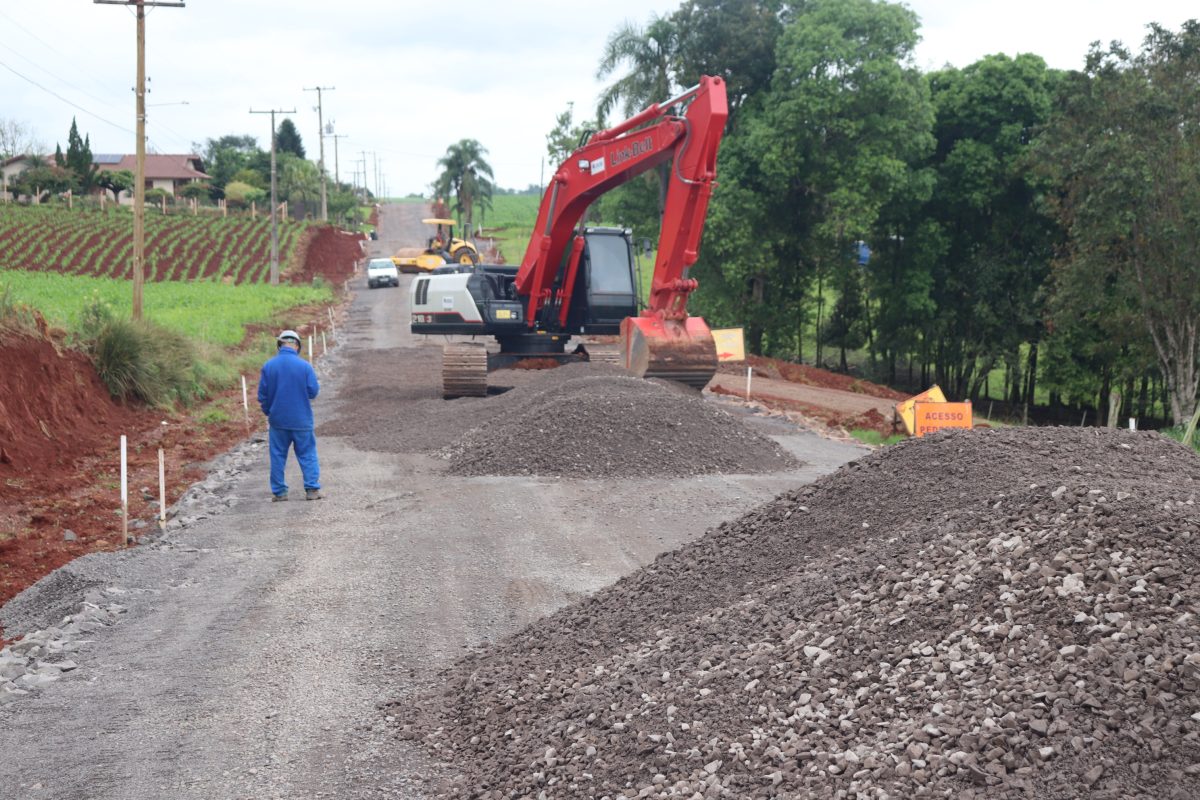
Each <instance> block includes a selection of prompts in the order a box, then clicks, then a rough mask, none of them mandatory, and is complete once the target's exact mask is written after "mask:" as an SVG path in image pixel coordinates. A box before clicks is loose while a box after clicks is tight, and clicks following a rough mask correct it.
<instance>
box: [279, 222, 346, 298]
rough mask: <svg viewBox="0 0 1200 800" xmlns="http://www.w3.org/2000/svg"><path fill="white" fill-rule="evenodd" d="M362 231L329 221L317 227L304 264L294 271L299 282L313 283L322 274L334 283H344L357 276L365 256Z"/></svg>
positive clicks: (296, 280) (322, 276) (293, 278)
mask: <svg viewBox="0 0 1200 800" xmlns="http://www.w3.org/2000/svg"><path fill="white" fill-rule="evenodd" d="M362 241H364V238H363V236H362V234H359V233H349V232H348V231H344V230H341V229H340V228H335V227H333V226H332V225H325V226H322V227H320V228H316V229H315V230H314V231H313V233H312V239H311V241H310V242H309V244H308V249H307V250H306V251H305V255H304V262H303V266H302V268H301V269H300V270H299V271H298V272H296V273H295V274H294V275H292V281H293V282H295V283H311V282H312V279H313V278H316V277H318V276H319V277H321V278H323V279H325V280H327V281H329V282H330V283H335V284H338V285H341V284H343V283H345V282H346V281H347V280H349V279H350V278H352V277H353V276H354V269H355V266H356V265H357V264H358V261H359V260H360V259H361V258H362V257H363V251H362V247H361V246H360V245H359V242H362Z"/></svg>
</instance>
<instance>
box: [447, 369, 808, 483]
mask: <svg viewBox="0 0 1200 800" xmlns="http://www.w3.org/2000/svg"><path fill="white" fill-rule="evenodd" d="M555 373H558V374H557V375H556V374H555ZM572 374H578V373H572V372H569V371H568V370H566V369H561V371H560V370H550V371H547V372H545V373H543V375H544V376H545V378H546V380H544V381H543V382H541V383H539V384H535V385H533V386H527V387H520V388H517V389H513V390H512V391H511V392H510V393H509V394H508V395H505V396H504V397H503V398H502V400H503V406H504V407H503V410H502V411H501V412H500V413H498V414H495V415H494V416H492V417H490V418H488V419H486V420H485V421H483V422H482V423H481V424H480V425H479V426H478V427H476V428H473V429H471V430H469V431H467V432H466V434H464V435H463V436H462V437H461V438H460V439H458V440H457V441H456V442H454V443H453V444H451V445H450V446H449V447H447V448H446V449H444V450H443V451H442V453H441V455H442V456H443V457H444V458H447V459H448V460H449V461H450V472H451V473H452V474H455V475H548V476H570V477H581V478H607V477H630V478H634V477H654V476H687V475H703V474H710V473H758V472H774V471H777V470H781V469H788V468H791V467H794V466H796V461H795V459H793V458H792V457H791V456H790V455H788V454H787V453H786V452H784V451H783V449H782V448H780V447H779V445H777V444H776V443H775V442H774V441H772V440H771V439H768V438H766V437H765V436H762V435H760V434H758V433H755V432H754V431H751V430H750V429H749V428H747V427H746V426H745V425H743V424H742V423H741V422H740V421H739V420H738V419H736V418H735V417H733V416H732V415H730V414H729V413H728V412H726V411H724V410H722V409H720V408H718V407H717V406H716V405H714V404H713V403H710V402H706V401H705V400H704V399H703V398H702V397H701V396H700V395H699V394H698V393H696V392H693V391H683V390H680V389H677V388H673V387H671V386H668V385H665V384H663V383H659V382H657V381H647V380H642V379H640V378H633V377H629V376H627V375H611V374H610V375H603V374H600V375H583V376H580V377H570V376H571V375H572ZM556 378H557V380H555V379H556ZM564 378H565V379H564ZM500 401H501V398H497V401H496V402H497V403H499V402H500Z"/></svg>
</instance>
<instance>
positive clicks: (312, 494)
mask: <svg viewBox="0 0 1200 800" xmlns="http://www.w3.org/2000/svg"><path fill="white" fill-rule="evenodd" d="M304 499H305V500H320V499H321V490H320V489H305V490H304Z"/></svg>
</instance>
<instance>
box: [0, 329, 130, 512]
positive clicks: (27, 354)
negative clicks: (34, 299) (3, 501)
mask: <svg viewBox="0 0 1200 800" xmlns="http://www.w3.org/2000/svg"><path fill="white" fill-rule="evenodd" d="M0 363H2V364H4V369H3V370H0V498H4V497H12V496H14V495H19V494H21V493H22V490H21V489H20V485H21V481H22V479H23V478H27V477H28V476H31V475H33V476H41V475H44V474H46V473H47V472H49V471H51V470H53V469H54V468H56V467H58V466H61V465H64V464H69V463H70V462H71V461H72V459H73V458H74V457H75V456H76V455H77V454H78V453H80V452H87V451H89V450H92V449H94V448H97V447H100V446H101V445H102V444H104V443H109V442H110V441H111V440H112V438H113V435H114V431H120V430H123V429H124V428H126V427H128V426H129V425H130V424H131V423H132V422H133V420H134V418H135V415H134V414H133V412H132V411H130V410H129V409H127V408H122V407H121V406H118V405H117V404H116V403H114V402H113V401H112V399H111V398H110V397H109V395H108V392H107V390H105V388H104V384H103V383H101V382H100V378H99V377H97V375H96V371H95V369H93V367H92V364H91V362H90V361H88V359H87V357H86V356H85V355H83V354H82V353H79V352H75V351H72V350H63V351H59V350H57V349H56V348H55V346H54V344H53V343H52V342H50V341H49V340H47V339H44V338H38V337H34V336H30V335H23V334H16V335H11V336H10V337H8V338H7V339H6V340H5V341H3V342H0Z"/></svg>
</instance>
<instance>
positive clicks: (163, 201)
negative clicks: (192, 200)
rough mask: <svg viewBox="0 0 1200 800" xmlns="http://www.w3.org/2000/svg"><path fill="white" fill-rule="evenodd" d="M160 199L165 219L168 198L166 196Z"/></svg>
mask: <svg viewBox="0 0 1200 800" xmlns="http://www.w3.org/2000/svg"><path fill="white" fill-rule="evenodd" d="M158 199H159V201H160V202H161V205H162V213H163V216H164V217H165V216H166V215H167V196H166V195H165V194H164V195H163V196H162V197H160V198H158Z"/></svg>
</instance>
